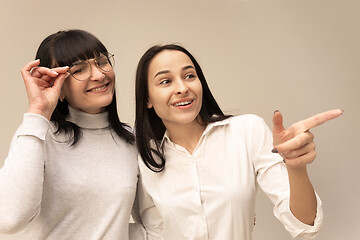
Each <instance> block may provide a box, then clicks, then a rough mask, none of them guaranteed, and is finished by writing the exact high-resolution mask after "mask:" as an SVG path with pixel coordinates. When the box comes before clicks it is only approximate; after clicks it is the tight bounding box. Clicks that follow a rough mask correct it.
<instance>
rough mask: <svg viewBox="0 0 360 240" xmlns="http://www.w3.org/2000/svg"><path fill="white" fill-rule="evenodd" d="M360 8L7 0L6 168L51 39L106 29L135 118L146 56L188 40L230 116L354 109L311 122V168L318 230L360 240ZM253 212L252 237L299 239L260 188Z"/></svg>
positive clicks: (124, 108)
mask: <svg viewBox="0 0 360 240" xmlns="http://www.w3.org/2000/svg"><path fill="white" fill-rule="evenodd" d="M359 12H360V1H359V0H343V1H336V0H312V1H310V0H277V1H275V0H242V1H241V0H182V1H172V0H151V1H149V0H128V1H121V0H120V1H119V0H118V1H115V0H114V1H110V0H103V1H93V0H90V1H89V0H79V1H74V0H71V1H70V0H63V1H53V0H30V1H25V0H24V1H19V0H14V1H5V0H2V1H1V10H0V19H1V21H0V26H1V28H0V29H1V39H0V43H1V44H0V52H1V58H0V63H1V64H0V66H1V87H0V102H1V120H0V121H1V124H0V126H1V137H0V143H1V144H0V166H2V164H3V161H4V160H5V158H6V156H7V153H8V149H9V144H10V140H11V138H12V135H13V134H14V132H15V130H16V129H17V127H18V126H19V125H20V124H21V122H22V115H23V113H25V112H26V111H27V108H28V103H27V96H26V92H25V87H24V84H23V81H22V78H21V75H20V69H21V68H22V67H23V65H25V64H26V63H27V62H29V61H31V60H33V59H34V58H35V53H36V50H37V47H38V46H39V44H40V42H41V41H42V40H43V39H44V38H45V37H46V36H48V35H49V34H52V33H54V32H56V31H58V30H65V29H72V28H79V29H84V30H87V31H89V32H91V33H93V34H95V35H96V36H97V37H99V38H100V40H101V41H102V42H103V43H104V44H105V46H106V47H107V48H108V49H109V51H110V52H112V53H114V54H115V58H116V66H115V72H116V77H117V79H116V81H117V82H116V87H117V92H118V106H119V114H120V118H121V120H122V121H123V122H127V123H129V124H130V125H133V122H134V115H135V114H134V109H135V105H134V102H135V100H134V78H135V69H136V65H137V62H138V60H139V58H140V56H141V55H142V54H143V53H144V52H145V50H147V49H148V48H149V47H150V46H152V45H154V44H158V43H174V42H176V43H181V44H182V45H183V46H185V47H186V48H188V49H189V50H190V52H192V53H193V54H194V56H195V57H196V58H197V60H198V61H199V63H200V65H201V66H202V68H203V71H204V73H205V76H206V78H207V80H208V83H209V85H210V88H211V90H212V92H213V94H214V95H215V98H216V99H217V100H218V103H219V104H220V106H221V107H222V109H223V110H224V111H225V112H226V113H231V114H243V113H254V114H257V115H259V116H261V117H262V118H264V119H265V121H266V122H267V124H268V125H269V127H271V117H272V114H273V112H274V111H275V110H276V109H279V110H280V111H281V112H282V113H283V116H284V120H285V126H286V127H288V126H290V125H291V124H292V123H294V122H296V121H299V120H302V119H304V118H307V117H310V116H312V115H314V114H316V113H319V112H323V111H326V110H329V109H333V108H340V109H343V110H344V111H345V113H344V115H342V116H341V117H340V118H338V119H335V120H333V121H330V122H328V123H326V124H324V125H322V126H319V127H317V128H315V129H313V130H312V132H313V133H314V135H315V143H316V144H317V158H316V160H315V162H314V163H313V164H311V165H310V166H309V167H308V169H309V172H310V177H311V180H312V183H313V185H314V187H315V189H316V191H317V192H318V194H319V195H320V197H321V199H322V201H323V207H324V216H325V219H324V226H323V228H322V230H321V233H320V235H319V237H318V239H321V240H343V239H346V240H355V239H359V236H360V228H359V224H360V208H359V202H360V191H359V185H360V177H359V176H360V175H359V174H358V172H359V169H360V161H359V160H360V158H359V153H358V152H357V149H358V150H359V146H360V141H359V137H360V128H359V123H360V111H359V110H360V109H359V108H360V106H359V105H360V97H359V96H360V94H359V92H360V81H359V80H360V79H359V76H360V14H359ZM256 213H257V214H256V219H257V221H256V226H255V230H254V231H255V233H254V236H255V240H262V239H276V240H285V239H291V237H290V235H289V234H288V233H287V232H286V230H285V229H284V228H283V226H282V225H281V224H280V223H279V222H278V220H277V219H276V218H275V217H274V216H273V215H272V204H271V202H270V200H269V199H268V198H267V197H266V196H264V194H263V193H262V192H261V190H260V191H259V194H258V198H257V209H256ZM219 224H221V223H219ZM19 236H20V235H19V234H14V235H0V239H1V240H10V239H11V240H14V239H21V238H20V237H19Z"/></svg>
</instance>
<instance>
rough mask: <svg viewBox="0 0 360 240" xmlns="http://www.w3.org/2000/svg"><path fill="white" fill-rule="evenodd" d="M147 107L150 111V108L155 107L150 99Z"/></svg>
mask: <svg viewBox="0 0 360 240" xmlns="http://www.w3.org/2000/svg"><path fill="white" fill-rule="evenodd" d="M146 107H147V108H148V109H150V108H152V107H153V105H152V104H151V102H150V101H149V99H148V100H147V101H146Z"/></svg>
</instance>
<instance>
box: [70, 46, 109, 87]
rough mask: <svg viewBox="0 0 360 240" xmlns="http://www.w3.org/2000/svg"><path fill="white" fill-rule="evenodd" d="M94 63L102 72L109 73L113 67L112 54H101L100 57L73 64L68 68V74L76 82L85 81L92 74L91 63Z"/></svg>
mask: <svg viewBox="0 0 360 240" xmlns="http://www.w3.org/2000/svg"><path fill="white" fill-rule="evenodd" d="M92 61H94V62H95V66H96V67H97V68H98V69H99V70H100V71H102V72H111V71H112V70H113V67H114V65H115V59H114V54H111V53H101V54H100V56H98V57H96V58H94V59H89V60H86V61H84V60H80V61H76V62H74V63H73V64H72V65H71V67H70V68H69V70H68V72H69V73H70V75H71V76H73V77H74V78H75V79H76V80H78V81H86V80H88V79H89V78H90V76H91V73H92V66H91V62H92Z"/></svg>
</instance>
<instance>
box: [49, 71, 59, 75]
mask: <svg viewBox="0 0 360 240" xmlns="http://www.w3.org/2000/svg"><path fill="white" fill-rule="evenodd" d="M51 72H53V73H54V74H56V75H59V74H58V73H57V72H55V71H51Z"/></svg>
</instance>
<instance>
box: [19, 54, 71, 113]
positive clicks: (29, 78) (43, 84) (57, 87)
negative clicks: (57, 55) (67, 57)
mask: <svg viewBox="0 0 360 240" xmlns="http://www.w3.org/2000/svg"><path fill="white" fill-rule="evenodd" d="M39 64H40V60H36V61H32V62H29V63H27V64H26V65H25V66H24V67H23V68H22V69H21V75H22V77H23V79H24V83H25V88H26V92H27V95H28V99H29V109H28V113H36V114H40V115H42V116H44V117H45V118H47V119H48V120H50V117H51V114H52V113H53V111H54V109H55V107H56V105H57V102H58V99H59V97H60V93H61V88H62V85H63V83H64V81H65V78H66V76H67V70H68V67H57V68H53V69H49V68H46V67H38V66H39Z"/></svg>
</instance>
